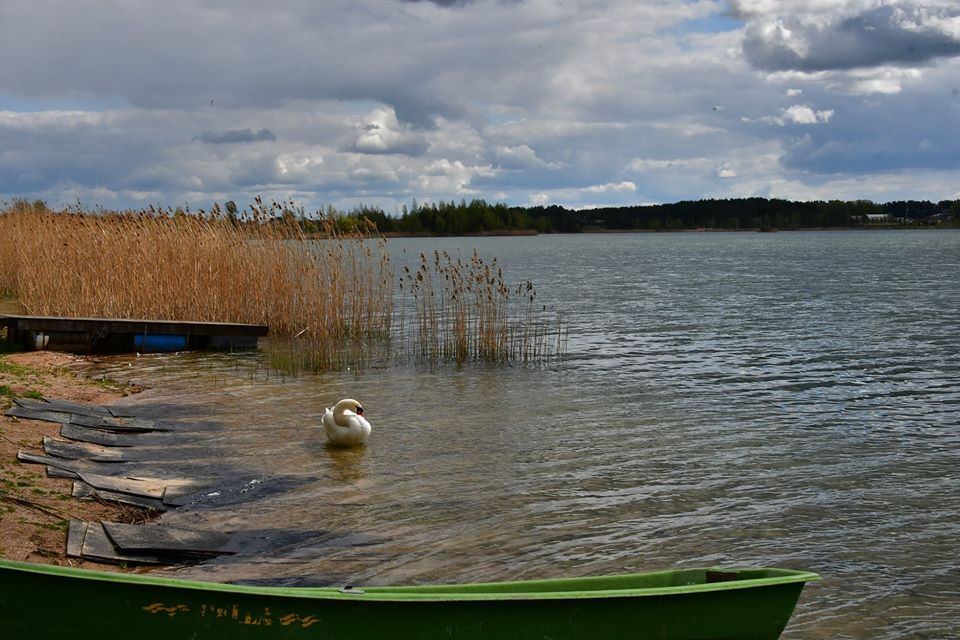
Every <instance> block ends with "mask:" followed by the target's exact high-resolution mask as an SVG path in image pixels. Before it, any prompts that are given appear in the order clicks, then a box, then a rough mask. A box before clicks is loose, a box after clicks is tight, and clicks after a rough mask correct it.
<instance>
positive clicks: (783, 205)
mask: <svg viewBox="0 0 960 640" xmlns="http://www.w3.org/2000/svg"><path fill="white" fill-rule="evenodd" d="M398 213H399V215H396V214H394V215H388V214H387V213H385V212H384V211H383V210H382V209H380V208H377V207H368V206H360V207H356V208H354V209H353V210H351V211H350V212H349V213H338V212H335V211H334V210H333V209H332V208H328V211H327V214H326V215H327V216H328V217H336V219H337V220H338V225H339V226H340V227H341V228H344V229H350V228H353V227H359V226H363V225H364V224H366V222H365V221H370V222H372V223H374V224H375V225H376V226H377V229H378V230H379V231H380V232H381V233H387V234H391V233H395V234H403V235H419V234H422V235H450V236H456V235H471V234H484V233H532V232H536V233H579V232H583V231H622V230H647V231H671V230H689V229H728V230H737V229H763V228H770V229H830V228H844V227H857V226H882V225H888V226H904V225H945V226H957V225H958V224H960V200H941V201H940V202H936V203H935V202H930V201H928V200H901V201H896V202H886V203H875V202H872V201H870V200H853V201H842V200H830V201H813V202H793V201H790V200H781V199H777V198H730V199H717V200H714V199H711V200H685V201H681V202H675V203H671V204H656V205H636V206H623V207H602V208H597V209H579V210H578V209H567V208H565V207H561V206H559V205H551V206H546V207H544V206H535V207H512V206H508V205H506V204H503V203H496V204H490V203H488V202H486V201H485V200H480V199H475V200H471V201H470V202H467V201H466V200H461V201H460V202H456V201H450V202H442V201H441V202H436V203H429V204H418V203H417V202H416V201H414V202H413V203H412V205H411V206H410V207H407V206H406V205H404V207H403V209H402V212H398Z"/></svg>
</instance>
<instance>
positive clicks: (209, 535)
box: [102, 522, 234, 557]
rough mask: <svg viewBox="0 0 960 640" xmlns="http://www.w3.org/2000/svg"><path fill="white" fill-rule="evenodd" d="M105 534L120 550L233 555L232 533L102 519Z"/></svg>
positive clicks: (193, 555) (164, 553) (208, 555)
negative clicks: (230, 546) (231, 548)
mask: <svg viewBox="0 0 960 640" xmlns="http://www.w3.org/2000/svg"><path fill="white" fill-rule="evenodd" d="M102 524H103V529H104V531H106V532H107V536H108V537H109V538H110V540H111V541H112V542H113V544H114V546H116V547H117V549H118V550H119V551H121V552H122V553H135V554H141V553H145V554H150V555H157V556H166V555H177V556H191V557H214V556H218V555H223V554H232V553H234V551H231V550H229V549H228V546H229V545H230V541H231V536H229V535H227V534H224V533H220V532H218V531H201V530H197V529H178V528H174V527H165V526H161V525H156V524H145V525H135V524H120V523H117V522H103V523H102Z"/></svg>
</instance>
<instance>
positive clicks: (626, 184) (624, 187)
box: [583, 180, 637, 193]
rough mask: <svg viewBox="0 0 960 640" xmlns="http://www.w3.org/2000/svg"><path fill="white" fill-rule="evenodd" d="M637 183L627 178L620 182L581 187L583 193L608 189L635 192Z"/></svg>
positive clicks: (603, 191) (606, 190)
mask: <svg viewBox="0 0 960 640" xmlns="http://www.w3.org/2000/svg"><path fill="white" fill-rule="evenodd" d="M636 190H637V185H636V184H635V183H633V182H631V181H629V180H624V181H622V182H616V183H614V182H608V183H606V184H595V185H592V186H589V187H586V188H584V189H583V191H584V192H585V193H607V192H610V191H630V192H636Z"/></svg>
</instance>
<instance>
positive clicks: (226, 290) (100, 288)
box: [0, 200, 393, 368]
mask: <svg viewBox="0 0 960 640" xmlns="http://www.w3.org/2000/svg"><path fill="white" fill-rule="evenodd" d="M297 213H298V212H297V211H295V210H291V209H290V207H289V205H286V204H279V203H271V204H269V205H265V204H263V203H262V202H261V201H260V200H257V201H256V203H255V204H254V205H253V206H252V207H251V211H250V212H249V215H248V216H247V219H245V220H243V221H240V220H238V219H237V218H236V217H235V216H228V215H224V214H223V213H222V212H221V211H220V210H219V208H218V207H214V209H213V211H211V212H197V213H185V212H180V211H169V210H155V209H148V210H144V211H137V212H120V213H114V212H98V213H88V212H76V211H60V212H50V211H47V210H45V209H41V208H35V207H30V206H17V207H11V208H8V209H7V210H6V211H4V212H3V213H2V214H0V278H2V281H0V287H2V288H4V289H5V290H7V291H9V292H12V293H13V294H14V295H15V296H16V297H17V298H18V299H19V301H20V303H21V304H22V306H23V307H24V309H25V311H26V313H28V314H31V315H52V316H68V317H114V318H148V319H157V320H191V321H208V322H237V323H250V324H266V325H268V326H269V327H270V331H271V335H273V336H278V337H283V336H298V344H299V345H300V347H301V348H302V349H308V350H312V351H314V352H315V355H314V356H312V357H311V359H312V361H313V362H312V366H313V367H315V368H335V367H337V366H340V365H342V363H343V362H344V361H347V360H350V359H353V358H356V357H357V355H358V354H356V353H351V352H352V351H354V350H355V349H356V348H357V345H360V344H362V343H363V342H364V341H366V340H367V339H368V338H371V337H377V336H379V337H387V336H388V334H389V330H390V319H391V316H390V309H391V306H392V296H393V273H392V270H391V266H390V263H389V256H388V255H387V254H386V252H385V251H383V250H382V241H380V240H378V239H377V238H376V237H372V236H371V235H370V234H369V229H361V230H358V231H356V232H353V233H351V234H340V233H338V232H337V231H336V227H335V225H333V224H332V223H330V224H327V225H325V227H324V231H325V232H324V233H323V234H322V235H323V238H324V239H322V240H308V239H307V238H306V237H305V236H304V234H303V232H302V230H301V226H300V225H299V224H298V223H297V220H296V217H297V216H296V214H297ZM299 213H301V214H302V212H299Z"/></svg>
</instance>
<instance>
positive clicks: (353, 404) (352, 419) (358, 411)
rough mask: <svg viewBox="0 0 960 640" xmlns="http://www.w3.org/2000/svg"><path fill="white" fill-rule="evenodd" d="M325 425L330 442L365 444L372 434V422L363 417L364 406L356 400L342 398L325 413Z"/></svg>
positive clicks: (343, 444)
mask: <svg viewBox="0 0 960 640" xmlns="http://www.w3.org/2000/svg"><path fill="white" fill-rule="evenodd" d="M323 426H324V428H325V429H326V431H327V439H328V440H330V444H333V445H337V446H339V447H353V446H356V445H358V444H363V443H364V442H366V441H367V436H369V435H370V423H369V422H367V419H366V418H364V417H363V407H362V406H360V403H359V402H357V401H356V400H353V399H350V398H347V399H345V400H341V401H340V402H338V403H337V405H336V406H335V407H334V408H333V409H331V408H330V407H327V411H326V412H325V413H324V414H323Z"/></svg>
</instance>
